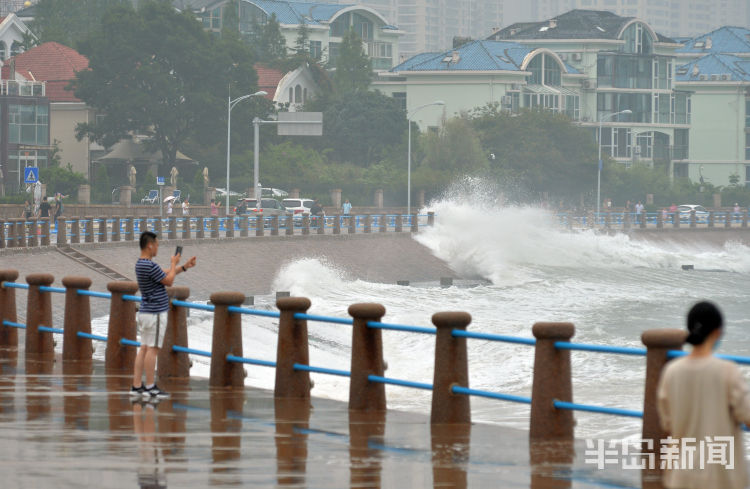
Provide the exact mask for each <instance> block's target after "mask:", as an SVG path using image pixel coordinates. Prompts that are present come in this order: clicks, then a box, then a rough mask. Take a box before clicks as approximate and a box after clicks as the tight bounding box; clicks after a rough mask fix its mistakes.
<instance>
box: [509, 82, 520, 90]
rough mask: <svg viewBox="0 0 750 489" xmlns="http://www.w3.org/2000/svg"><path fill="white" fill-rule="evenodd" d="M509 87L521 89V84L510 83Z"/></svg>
mask: <svg viewBox="0 0 750 489" xmlns="http://www.w3.org/2000/svg"><path fill="white" fill-rule="evenodd" d="M510 89H511V90H516V91H518V90H521V84H520V83H511V84H510Z"/></svg>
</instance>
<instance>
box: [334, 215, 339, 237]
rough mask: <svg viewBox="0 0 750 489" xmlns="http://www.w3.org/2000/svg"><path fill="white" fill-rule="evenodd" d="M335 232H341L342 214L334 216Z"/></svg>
mask: <svg viewBox="0 0 750 489" xmlns="http://www.w3.org/2000/svg"><path fill="white" fill-rule="evenodd" d="M333 234H341V216H340V215H338V214H337V215H335V216H333Z"/></svg>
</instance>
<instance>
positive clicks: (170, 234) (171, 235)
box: [167, 216, 177, 239]
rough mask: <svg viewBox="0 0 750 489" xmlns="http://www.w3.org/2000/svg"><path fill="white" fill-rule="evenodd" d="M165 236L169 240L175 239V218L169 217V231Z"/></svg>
mask: <svg viewBox="0 0 750 489" xmlns="http://www.w3.org/2000/svg"><path fill="white" fill-rule="evenodd" d="M167 236H168V237H169V239H177V217H175V216H169V231H168V234H167Z"/></svg>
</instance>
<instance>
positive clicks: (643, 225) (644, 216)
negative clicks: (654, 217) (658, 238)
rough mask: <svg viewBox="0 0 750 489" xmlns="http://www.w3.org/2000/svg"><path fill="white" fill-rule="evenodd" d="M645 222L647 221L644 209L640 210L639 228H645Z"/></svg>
mask: <svg viewBox="0 0 750 489" xmlns="http://www.w3.org/2000/svg"><path fill="white" fill-rule="evenodd" d="M647 223H648V214H647V213H646V212H645V211H644V212H641V222H640V225H641V229H646V225H647Z"/></svg>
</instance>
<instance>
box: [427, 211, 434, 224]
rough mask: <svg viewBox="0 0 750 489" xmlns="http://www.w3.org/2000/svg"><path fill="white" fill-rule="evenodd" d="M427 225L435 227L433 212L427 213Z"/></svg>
mask: <svg viewBox="0 0 750 489" xmlns="http://www.w3.org/2000/svg"><path fill="white" fill-rule="evenodd" d="M427 225H428V226H430V227H432V226H434V225H435V212H433V211H430V212H428V213H427Z"/></svg>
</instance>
